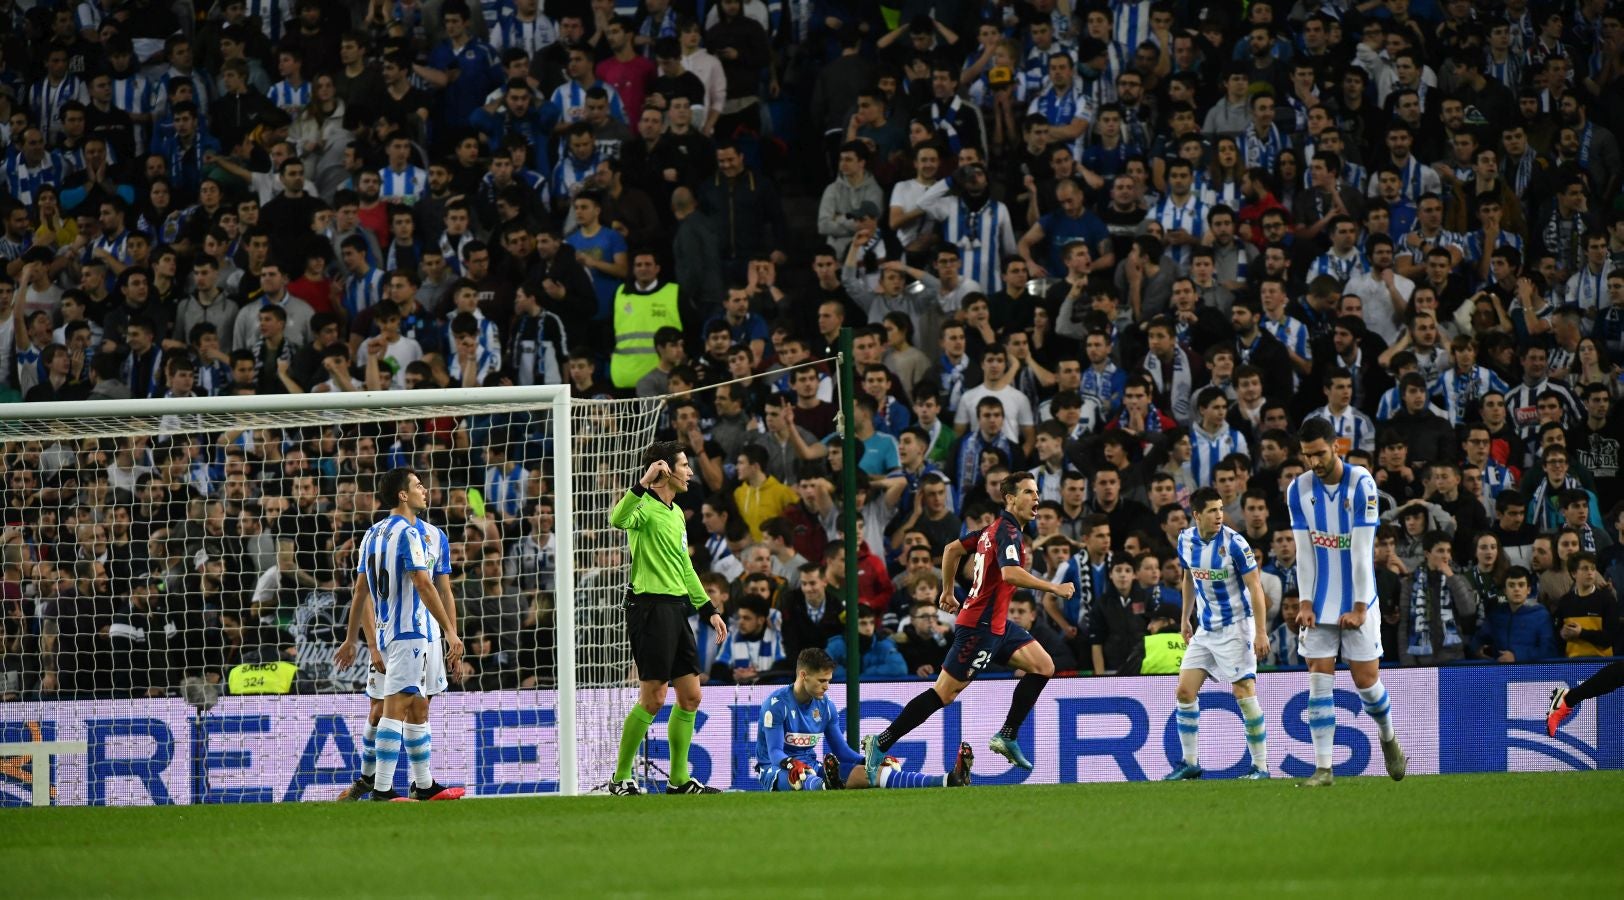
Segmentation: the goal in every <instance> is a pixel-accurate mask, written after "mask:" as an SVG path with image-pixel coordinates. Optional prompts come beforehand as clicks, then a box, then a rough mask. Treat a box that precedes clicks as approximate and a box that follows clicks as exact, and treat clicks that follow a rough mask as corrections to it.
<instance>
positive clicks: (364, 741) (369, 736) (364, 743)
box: [361, 725, 378, 781]
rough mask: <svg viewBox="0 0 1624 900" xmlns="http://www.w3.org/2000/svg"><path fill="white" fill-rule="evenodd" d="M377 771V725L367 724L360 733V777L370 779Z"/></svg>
mask: <svg viewBox="0 0 1624 900" xmlns="http://www.w3.org/2000/svg"><path fill="white" fill-rule="evenodd" d="M377 771H378V726H376V725H368V726H367V730H366V731H365V732H364V733H362V735H361V777H362V778H365V779H367V780H368V781H370V780H372V776H373V775H374V774H376V773H377Z"/></svg>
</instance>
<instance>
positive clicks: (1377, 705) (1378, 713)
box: [1359, 678, 1393, 741]
mask: <svg viewBox="0 0 1624 900" xmlns="http://www.w3.org/2000/svg"><path fill="white" fill-rule="evenodd" d="M1359 698H1360V699H1361V700H1364V701H1365V714H1366V715H1368V716H1370V717H1371V718H1372V719H1375V720H1376V727H1377V728H1379V729H1381V737H1382V740H1384V741H1390V740H1392V739H1393V715H1392V712H1393V704H1392V703H1391V702H1389V701H1388V699H1387V686H1386V685H1384V684H1382V680H1381V679H1380V678H1378V679H1376V683H1375V684H1373V685H1371V686H1370V687H1367V688H1360V689H1359Z"/></svg>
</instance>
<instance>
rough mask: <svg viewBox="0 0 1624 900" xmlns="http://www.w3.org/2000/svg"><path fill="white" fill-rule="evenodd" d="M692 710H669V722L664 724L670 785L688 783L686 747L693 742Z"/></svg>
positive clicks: (675, 708)
mask: <svg viewBox="0 0 1624 900" xmlns="http://www.w3.org/2000/svg"><path fill="white" fill-rule="evenodd" d="M695 718H696V715H695V713H694V711H693V710H688V709H683V708H682V707H680V706H678V707H674V708H673V709H672V710H671V721H669V722H667V723H666V726H665V731H666V741H667V742H668V743H670V744H671V784H672V786H674V787H675V786H681V785H684V784H687V783H688V745H690V744H692V743H693V741H694V719H695Z"/></svg>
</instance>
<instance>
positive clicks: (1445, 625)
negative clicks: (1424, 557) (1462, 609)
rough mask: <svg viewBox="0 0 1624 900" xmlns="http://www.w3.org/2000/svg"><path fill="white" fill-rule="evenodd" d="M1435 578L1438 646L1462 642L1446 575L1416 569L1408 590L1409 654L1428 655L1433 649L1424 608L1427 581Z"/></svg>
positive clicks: (1427, 611)
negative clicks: (1436, 587)
mask: <svg viewBox="0 0 1624 900" xmlns="http://www.w3.org/2000/svg"><path fill="white" fill-rule="evenodd" d="M1434 578H1436V579H1438V581H1437V584H1438V625H1439V627H1440V629H1441V631H1442V634H1443V646H1442V647H1439V648H1437V649H1439V650H1447V649H1449V648H1452V647H1459V646H1460V645H1461V636H1460V626H1459V625H1457V624H1456V623H1455V596H1454V594H1453V592H1451V591H1450V590H1449V579H1447V578H1445V577H1444V576H1443V575H1442V574H1440V573H1435V572H1433V571H1432V570H1430V569H1427V568H1422V569H1420V570H1419V571H1417V572H1416V573H1415V580H1414V585H1413V587H1412V588H1411V590H1410V645H1409V652H1410V655H1411V656H1431V655H1432V654H1433V653H1434V652H1435V651H1434V648H1433V646H1432V624H1431V618H1432V617H1431V612H1430V610H1428V608H1427V582H1429V581H1432V580H1433V579H1434Z"/></svg>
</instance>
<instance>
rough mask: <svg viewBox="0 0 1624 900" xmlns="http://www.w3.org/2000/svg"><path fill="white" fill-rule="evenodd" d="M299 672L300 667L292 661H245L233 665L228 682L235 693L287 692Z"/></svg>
mask: <svg viewBox="0 0 1624 900" xmlns="http://www.w3.org/2000/svg"><path fill="white" fill-rule="evenodd" d="M297 674H299V667H298V666H296V665H294V664H293V663H290V662H273V663H243V664H242V665H240V666H232V668H231V673H230V674H229V675H227V676H226V684H227V685H228V686H229V687H230V689H231V693H233V694H286V693H288V692H290V691H292V690H293V676H295V675H297Z"/></svg>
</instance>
